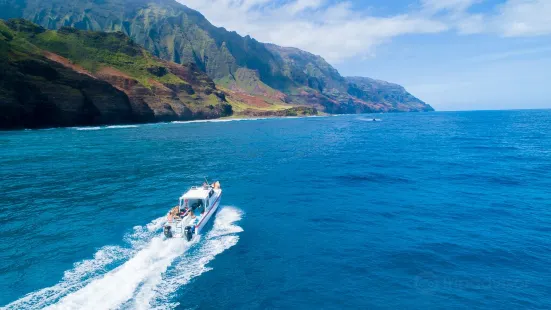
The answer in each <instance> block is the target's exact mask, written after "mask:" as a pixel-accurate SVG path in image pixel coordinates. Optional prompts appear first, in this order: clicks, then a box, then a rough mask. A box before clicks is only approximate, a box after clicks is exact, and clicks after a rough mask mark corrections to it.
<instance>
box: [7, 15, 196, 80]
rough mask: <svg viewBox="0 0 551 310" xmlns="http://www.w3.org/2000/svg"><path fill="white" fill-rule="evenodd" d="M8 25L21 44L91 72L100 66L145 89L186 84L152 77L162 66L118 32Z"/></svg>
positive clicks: (20, 22)
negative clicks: (14, 30) (145, 87)
mask: <svg viewBox="0 0 551 310" xmlns="http://www.w3.org/2000/svg"><path fill="white" fill-rule="evenodd" d="M8 26H9V27H10V28H12V29H16V30H17V31H18V33H17V34H18V36H21V37H22V38H21V41H23V42H25V41H28V42H32V44H34V45H36V46H37V47H39V48H41V49H44V50H47V51H50V52H52V53H55V54H58V55H60V56H63V57H65V58H67V59H69V60H70V61H71V62H72V63H74V64H78V65H79V66H81V67H83V68H84V69H86V70H88V71H90V72H91V73H96V72H98V71H99V70H100V69H101V68H103V67H112V68H115V69H117V70H120V71H121V72H124V73H125V74H127V75H128V76H130V77H132V78H134V79H136V80H138V81H139V82H140V83H141V84H143V85H145V86H150V83H151V81H152V80H153V81H157V82H160V83H170V84H187V83H186V82H185V81H184V80H182V79H181V78H179V77H177V76H176V75H174V74H172V73H170V72H167V73H166V74H164V75H162V76H158V75H155V74H152V73H151V72H152V71H153V70H154V69H158V68H163V64H162V63H161V62H160V61H159V59H158V58H156V57H153V56H152V55H151V54H150V53H148V52H146V51H145V50H144V49H143V48H141V47H140V46H139V45H137V44H135V43H134V42H133V41H132V40H130V39H129V38H128V37H127V36H126V35H124V34H123V33H122V32H113V33H105V32H94V31H81V30H77V29H74V28H67V27H63V28H61V29H60V30H58V31H46V30H45V29H43V28H41V27H39V26H37V25H34V24H32V23H30V22H28V21H25V20H21V19H17V20H10V21H8ZM23 38H24V39H23ZM165 70H166V69H165Z"/></svg>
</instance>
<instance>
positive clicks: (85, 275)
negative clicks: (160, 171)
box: [2, 217, 164, 309]
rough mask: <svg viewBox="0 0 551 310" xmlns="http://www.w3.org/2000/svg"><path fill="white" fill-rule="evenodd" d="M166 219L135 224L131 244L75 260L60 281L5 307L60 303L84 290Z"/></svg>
mask: <svg viewBox="0 0 551 310" xmlns="http://www.w3.org/2000/svg"><path fill="white" fill-rule="evenodd" d="M163 220H164V217H161V218H158V219H155V220H154V221H152V222H151V223H149V224H147V225H146V226H136V227H134V232H133V233H132V234H129V235H127V236H126V237H125V240H128V241H129V242H130V244H131V246H130V247H120V246H105V247H102V248H101V249H99V250H98V251H97V252H96V253H95V254H94V257H93V258H92V259H87V260H83V261H81V262H78V263H75V265H74V267H73V269H71V270H67V271H65V273H64V275H63V279H62V280H61V281H60V282H59V283H58V284H56V285H54V286H51V287H47V288H44V289H41V290H38V291H36V292H32V293H29V294H27V295H25V296H24V297H22V298H20V299H18V300H16V301H14V302H12V303H10V304H8V305H6V306H5V307H4V308H2V309H41V308H44V307H46V306H48V305H51V304H52V303H55V302H57V301H58V300H59V299H60V298H62V297H63V296H66V295H67V294H70V293H72V292H75V291H77V290H79V289H81V288H82V287H84V286H85V285H86V284H88V283H90V282H91V281H93V280H94V279H96V278H98V277H100V276H101V275H103V274H105V273H106V272H107V270H108V269H109V267H110V266H111V265H114V264H117V263H121V262H122V261H124V260H125V259H128V258H129V257H131V256H132V255H133V253H135V252H136V251H137V250H138V249H140V248H141V247H143V245H144V244H145V243H147V240H149V239H151V238H152V237H153V236H154V235H158V233H159V231H158V230H159V228H160V227H161V226H162V222H163Z"/></svg>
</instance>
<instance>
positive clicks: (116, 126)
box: [105, 125, 138, 129]
mask: <svg viewBox="0 0 551 310" xmlns="http://www.w3.org/2000/svg"><path fill="white" fill-rule="evenodd" d="M136 127H138V125H111V126H106V127H105V129H117V128H136Z"/></svg>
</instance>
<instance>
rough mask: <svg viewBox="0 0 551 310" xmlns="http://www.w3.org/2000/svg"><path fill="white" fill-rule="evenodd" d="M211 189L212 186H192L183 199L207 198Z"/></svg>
mask: <svg viewBox="0 0 551 310" xmlns="http://www.w3.org/2000/svg"><path fill="white" fill-rule="evenodd" d="M211 190H212V188H211V187H207V188H204V187H192V188H191V189H190V190H189V191H187V193H185V194H184V195H182V197H181V199H207V198H209V193H210V191H211Z"/></svg>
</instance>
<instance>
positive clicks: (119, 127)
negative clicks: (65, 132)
mask: <svg viewBox="0 0 551 310" xmlns="http://www.w3.org/2000/svg"><path fill="white" fill-rule="evenodd" d="M138 126H139V125H109V126H95V127H71V129H75V130H85V131H86V130H102V129H123V128H136V127H138Z"/></svg>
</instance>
